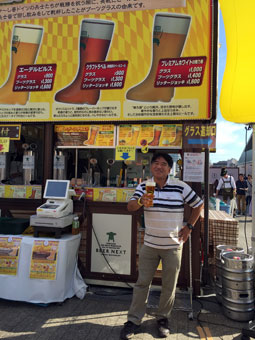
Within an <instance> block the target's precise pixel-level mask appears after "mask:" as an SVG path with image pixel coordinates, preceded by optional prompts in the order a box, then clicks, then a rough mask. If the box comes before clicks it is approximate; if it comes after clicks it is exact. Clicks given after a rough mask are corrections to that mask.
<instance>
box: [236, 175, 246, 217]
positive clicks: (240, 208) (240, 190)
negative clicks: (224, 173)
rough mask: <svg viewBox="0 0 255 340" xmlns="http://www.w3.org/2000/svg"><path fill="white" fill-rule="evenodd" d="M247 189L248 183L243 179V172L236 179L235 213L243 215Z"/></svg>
mask: <svg viewBox="0 0 255 340" xmlns="http://www.w3.org/2000/svg"><path fill="white" fill-rule="evenodd" d="M247 191H248V185H247V182H246V180H245V179H244V175H243V174H239V176H238V180H237V181H236V193H237V195H236V201H237V202H236V203H237V214H238V215H245V212H246V199H245V196H246V192H247Z"/></svg>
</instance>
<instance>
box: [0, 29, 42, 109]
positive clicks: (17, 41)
mask: <svg viewBox="0 0 255 340" xmlns="http://www.w3.org/2000/svg"><path fill="white" fill-rule="evenodd" d="M42 35H43V27H40V26H34V25H22V24H21V25H15V26H14V27H13V33H12V43H11V62H10V70H9V76H8V79H7V80H6V82H5V83H4V84H3V86H2V87H1V88H0V104H19V105H25V104H26V103H27V101H28V99H29V91H22V92H13V85H14V79H15V74H16V69H17V66H19V65H32V64H34V63H35V61H36V58H37V54H38V51H39V47H40V44H41V40H42Z"/></svg>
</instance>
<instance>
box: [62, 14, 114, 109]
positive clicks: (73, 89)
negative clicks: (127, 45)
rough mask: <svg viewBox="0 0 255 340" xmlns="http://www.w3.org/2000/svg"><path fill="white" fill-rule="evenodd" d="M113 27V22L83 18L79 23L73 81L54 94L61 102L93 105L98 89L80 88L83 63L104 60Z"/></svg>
mask: <svg viewBox="0 0 255 340" xmlns="http://www.w3.org/2000/svg"><path fill="white" fill-rule="evenodd" d="M113 29H114V22H113V21H107V20H99V19H85V20H83V21H82V23H81V32H80V51H79V52H80V60H79V68H78V71H77V74H76V77H75V79H74V80H73V82H72V83H71V84H70V85H68V86H67V87H65V88H64V89H62V90H60V91H59V92H57V93H56V95H55V100H56V101H58V102H63V103H72V104H90V105H95V104H96V103H97V102H98V100H99V96H100V90H98V89H89V90H87V89H86V90H83V89H81V85H82V81H83V79H82V77H83V71H84V67H85V64H86V63H88V62H100V61H105V60H106V56H107V53H108V50H109V46H110V43H111V39H112V34H113Z"/></svg>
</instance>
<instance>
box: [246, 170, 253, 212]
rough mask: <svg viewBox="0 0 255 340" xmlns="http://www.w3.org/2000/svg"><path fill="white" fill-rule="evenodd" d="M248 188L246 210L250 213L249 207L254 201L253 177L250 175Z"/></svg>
mask: <svg viewBox="0 0 255 340" xmlns="http://www.w3.org/2000/svg"><path fill="white" fill-rule="evenodd" d="M247 187H248V190H247V192H246V208H247V212H249V207H250V203H251V199H252V176H251V175H248V180H247Z"/></svg>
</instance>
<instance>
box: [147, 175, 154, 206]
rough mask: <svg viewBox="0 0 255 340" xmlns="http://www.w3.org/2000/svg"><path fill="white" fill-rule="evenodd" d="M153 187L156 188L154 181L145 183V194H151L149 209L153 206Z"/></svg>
mask: <svg viewBox="0 0 255 340" xmlns="http://www.w3.org/2000/svg"><path fill="white" fill-rule="evenodd" d="M155 186H156V183H155V182H154V181H152V180H149V181H147V182H146V185H145V190H146V193H147V194H152V197H151V202H150V204H149V206H150V207H152V206H153V197H154V191H155Z"/></svg>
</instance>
